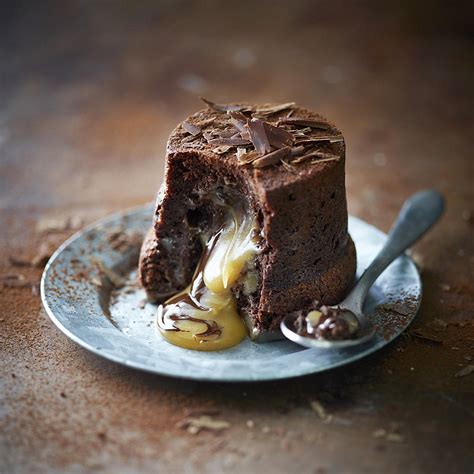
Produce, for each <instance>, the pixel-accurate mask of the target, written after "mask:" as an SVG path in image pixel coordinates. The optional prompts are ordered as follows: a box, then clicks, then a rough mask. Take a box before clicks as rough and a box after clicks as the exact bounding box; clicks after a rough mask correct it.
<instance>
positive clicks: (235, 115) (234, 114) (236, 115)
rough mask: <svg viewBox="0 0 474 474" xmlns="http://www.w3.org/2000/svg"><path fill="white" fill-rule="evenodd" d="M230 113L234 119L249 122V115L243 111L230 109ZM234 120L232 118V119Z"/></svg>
mask: <svg viewBox="0 0 474 474" xmlns="http://www.w3.org/2000/svg"><path fill="white" fill-rule="evenodd" d="M227 113H228V115H230V116H231V117H232V118H233V119H234V120H238V121H239V122H244V123H247V117H246V116H245V115H244V114H243V113H242V112H238V111H234V112H232V111H229V112H227ZM231 122H232V120H231Z"/></svg>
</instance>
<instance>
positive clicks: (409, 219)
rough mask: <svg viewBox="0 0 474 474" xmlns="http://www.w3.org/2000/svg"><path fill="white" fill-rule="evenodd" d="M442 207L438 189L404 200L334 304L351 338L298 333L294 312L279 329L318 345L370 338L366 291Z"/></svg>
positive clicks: (307, 344) (294, 338) (348, 343)
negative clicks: (381, 241) (344, 294)
mask: <svg viewBox="0 0 474 474" xmlns="http://www.w3.org/2000/svg"><path fill="white" fill-rule="evenodd" d="M443 209H444V199H443V197H442V196H441V194H440V193H438V192H437V191H432V190H428V191H420V192H418V193H416V194H414V195H413V196H411V197H410V198H409V199H407V200H406V201H405V203H404V204H403V206H402V208H401V210H400V213H399V214H398V217H397V220H396V221H395V224H394V225H393V227H392V229H391V230H390V232H389V234H388V239H387V241H386V242H385V245H384V246H383V248H382V250H380V252H379V253H378V255H377V256H376V257H375V259H374V261H373V262H372V263H371V264H370V265H369V267H368V268H367V269H366V270H365V271H364V273H363V274H362V276H361V277H360V279H359V281H358V282H357V283H356V285H355V286H354V288H353V289H352V290H351V292H350V293H349V295H348V296H347V297H346V298H345V299H344V301H342V302H341V303H340V304H339V305H337V307H339V308H340V309H341V310H343V311H342V312H341V316H342V317H343V318H345V319H346V321H347V322H348V324H349V327H351V328H353V330H352V334H353V337H352V338H350V339H343V340H328V339H323V338H318V339H316V338H313V337H305V336H300V335H299V334H297V333H296V331H295V328H294V320H295V318H294V317H293V316H287V317H286V318H285V319H283V321H282V322H281V325H280V328H281V331H282V333H283V334H284V335H285V336H286V337H287V338H288V339H290V340H291V341H293V342H296V343H297V344H301V345H302V346H305V347H319V348H342V347H348V346H354V345H358V344H363V343H364V342H367V341H368V340H369V339H371V338H372V337H373V336H374V335H375V328H374V325H373V324H372V322H371V321H370V319H369V318H368V317H367V316H366V315H365V314H364V311H363V307H364V301H365V297H366V296H367V293H368V292H369V290H370V288H371V286H372V285H373V284H374V282H375V280H376V279H377V278H378V277H379V276H380V275H381V273H382V272H383V271H384V270H385V269H386V268H387V267H388V266H389V265H390V264H391V263H392V262H393V261H394V260H395V259H396V258H397V257H398V256H399V255H401V254H402V253H403V252H404V251H405V250H406V249H408V248H409V247H410V246H411V245H413V244H414V243H415V242H416V241H417V240H418V239H419V238H420V237H421V236H422V235H423V234H424V233H425V232H426V231H427V230H428V229H430V228H431V227H432V226H433V224H434V223H435V222H436V221H437V220H438V219H439V217H440V216H441V214H442V213H443Z"/></svg>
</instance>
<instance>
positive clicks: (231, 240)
mask: <svg viewBox="0 0 474 474" xmlns="http://www.w3.org/2000/svg"><path fill="white" fill-rule="evenodd" d="M225 209H226V214H227V219H226V221H225V222H224V224H222V225H221V226H220V227H219V229H218V230H217V231H216V232H215V233H213V234H212V235H211V236H210V237H209V238H208V239H207V242H206V244H205V246H204V250H203V253H202V256H201V258H200V260H199V262H198V265H197V268H196V270H195V272H194V276H193V278H192V281H191V284H190V285H189V286H188V287H187V288H186V289H185V290H184V291H182V292H180V293H178V294H177V295H175V296H173V297H171V298H170V299H169V300H168V301H166V302H165V304H164V305H161V306H160V307H159V309H158V314H157V324H158V328H159V330H160V332H161V334H162V335H163V337H164V338H165V339H166V340H167V341H168V342H171V343H172V344H175V345H178V346H182V347H186V348H188V349H196V350H218V349H224V348H227V347H231V346H234V345H236V344H238V343H239V342H240V341H241V340H242V339H243V338H244V337H245V335H246V330H245V326H244V323H243V321H242V319H241V318H240V316H239V314H238V313H237V307H236V302H235V298H234V296H233V294H232V292H231V287H232V286H233V285H234V284H235V283H236V282H237V280H239V281H241V282H242V283H243V284H244V285H246V282H247V279H248V278H249V275H248V274H247V275H245V271H246V269H247V267H248V264H249V263H250V261H251V260H253V257H254V256H255V253H256V251H257V245H256V237H255V232H254V228H255V227H254V223H253V221H252V220H251V219H250V217H249V216H248V215H247V214H245V213H243V212H242V211H236V210H235V209H233V208H231V207H229V206H226V207H225ZM247 273H248V272H247ZM246 286H248V285H246Z"/></svg>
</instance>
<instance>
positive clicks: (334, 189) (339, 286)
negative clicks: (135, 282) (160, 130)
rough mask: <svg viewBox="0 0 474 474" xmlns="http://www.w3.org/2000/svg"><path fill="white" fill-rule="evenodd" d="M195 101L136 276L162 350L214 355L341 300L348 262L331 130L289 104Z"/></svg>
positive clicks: (339, 149) (350, 252) (175, 141)
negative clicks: (171, 347)
mask: <svg viewBox="0 0 474 474" xmlns="http://www.w3.org/2000/svg"><path fill="white" fill-rule="evenodd" d="M205 102H206V104H207V108H206V109H204V110H201V111H199V112H197V113H195V114H193V115H192V116H190V117H189V118H188V119H186V120H185V121H184V122H182V123H181V124H180V125H179V126H178V127H177V128H176V129H175V130H174V131H173V133H172V134H171V137H170V139H169V141H168V145H167V151H166V169H165V178H164V182H163V184H162V187H161V189H160V192H159V194H158V200H157V205H156V211H155V216H154V225H153V227H152V228H151V229H150V232H149V234H148V236H147V238H146V239H145V242H144V244H143V247H142V252H141V256H140V266H139V275H140V280H141V283H142V285H143V287H144V288H145V290H146V293H147V296H148V298H149V299H150V300H151V301H153V302H157V303H160V306H159V309H158V315H157V322H158V327H159V329H160V332H161V334H162V335H163V337H164V338H165V339H166V340H168V341H169V342H171V343H173V344H176V345H179V346H182V347H187V348H190V349H198V350H216V349H223V348H227V347H231V346H233V345H236V344H238V343H239V342H240V341H241V340H242V339H243V338H244V337H245V336H246V334H248V335H249V336H250V337H251V338H252V339H254V340H256V341H265V340H269V339H272V338H274V337H278V336H279V324H280V321H281V319H282V318H283V317H284V316H285V315H286V314H288V313H289V312H293V311H296V310H305V308H310V307H311V304H312V302H314V301H315V300H317V301H319V302H321V303H322V304H326V305H330V304H335V303H337V302H339V301H341V300H342V299H343V298H344V296H345V294H346V293H347V291H348V290H349V288H350V286H351V284H352V282H353V279H354V274H355V266H356V256H355V248H354V244H353V242H352V240H351V238H350V236H349V234H348V232H347V206H346V193H345V171H344V164H345V145H344V139H343V137H342V135H341V133H340V131H339V130H338V129H337V128H336V127H335V126H334V125H332V124H331V123H330V122H328V121H327V120H326V119H325V118H323V117H321V116H320V115H318V114H316V113H313V112H310V111H309V110H306V109H303V108H300V107H297V106H296V105H295V104H293V103H288V104H278V105H267V104H266V105H254V104H231V105H219V104H214V103H212V102H210V101H205Z"/></svg>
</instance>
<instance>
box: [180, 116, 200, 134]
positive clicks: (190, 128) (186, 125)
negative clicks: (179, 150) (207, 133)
mask: <svg viewBox="0 0 474 474" xmlns="http://www.w3.org/2000/svg"><path fill="white" fill-rule="evenodd" d="M183 128H184V130H186V131H187V132H188V133H190V134H191V135H192V136H193V137H196V136H197V135H200V134H201V132H202V130H201V129H200V128H199V127H198V126H196V125H193V124H192V123H191V122H188V121H186V120H185V121H184V122H183Z"/></svg>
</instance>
